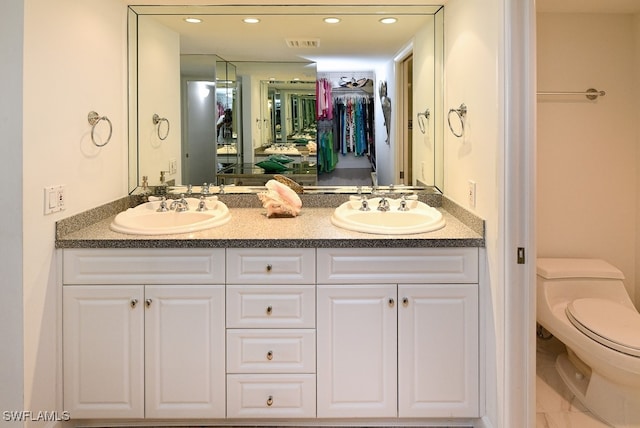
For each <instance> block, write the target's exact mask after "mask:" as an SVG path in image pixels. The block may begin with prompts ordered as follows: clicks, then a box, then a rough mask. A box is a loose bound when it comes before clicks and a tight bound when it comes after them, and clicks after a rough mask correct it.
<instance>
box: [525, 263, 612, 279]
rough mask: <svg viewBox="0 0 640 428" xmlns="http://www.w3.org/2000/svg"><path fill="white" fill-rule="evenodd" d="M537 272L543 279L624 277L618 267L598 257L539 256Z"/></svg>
mask: <svg viewBox="0 0 640 428" xmlns="http://www.w3.org/2000/svg"><path fill="white" fill-rule="evenodd" d="M536 267H537V274H538V276H541V277H543V278H545V279H561V278H591V279H594V278H605V279H619V280H623V279H624V274H623V273H622V272H621V271H620V269H618V268H616V267H615V266H613V265H611V264H609V263H607V262H606V261H604V260H600V259H571V258H539V259H538V260H537V263H536Z"/></svg>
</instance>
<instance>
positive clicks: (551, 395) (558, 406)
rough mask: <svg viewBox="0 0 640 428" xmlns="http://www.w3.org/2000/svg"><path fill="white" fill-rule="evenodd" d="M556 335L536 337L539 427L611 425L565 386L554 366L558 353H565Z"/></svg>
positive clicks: (607, 426) (566, 427) (600, 426)
mask: <svg viewBox="0 0 640 428" xmlns="http://www.w3.org/2000/svg"><path fill="white" fill-rule="evenodd" d="M564 352H565V351H564V345H563V344H562V343H561V342H560V341H558V340H557V339H556V338H551V339H550V340H541V339H537V352H536V372H537V376H536V428H609V425H607V424H606V423H604V422H602V421H600V420H599V419H598V418H596V417H595V416H594V415H593V414H591V413H590V412H589V410H587V409H586V408H585V407H584V406H583V405H582V404H580V402H579V401H578V400H577V399H576V398H575V396H574V395H573V394H572V393H571V392H570V391H569V389H568V388H567V387H566V386H565V384H564V382H563V381H562V379H560V375H558V372H557V371H556V369H555V366H554V364H555V360H556V356H557V355H558V354H560V353H564Z"/></svg>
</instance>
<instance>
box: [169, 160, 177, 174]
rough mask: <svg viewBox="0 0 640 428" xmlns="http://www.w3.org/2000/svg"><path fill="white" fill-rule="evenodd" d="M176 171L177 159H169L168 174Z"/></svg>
mask: <svg viewBox="0 0 640 428" xmlns="http://www.w3.org/2000/svg"><path fill="white" fill-rule="evenodd" d="M177 172H178V161H177V160H176V159H169V174H175V173H177Z"/></svg>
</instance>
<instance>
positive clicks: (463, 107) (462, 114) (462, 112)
mask: <svg viewBox="0 0 640 428" xmlns="http://www.w3.org/2000/svg"><path fill="white" fill-rule="evenodd" d="M451 113H455V114H456V115H458V119H460V125H461V126H462V129H461V130H460V133H459V134H458V133H456V131H454V130H453V127H452V126H451ZM466 116H467V106H466V105H464V103H463V104H460V107H459V108H457V109H455V108H452V109H450V110H449V114H448V115H447V122H449V129H450V130H451V132H452V133H453V135H455V136H456V137H458V138H460V137H462V136H463V135H464V118H465V117H466Z"/></svg>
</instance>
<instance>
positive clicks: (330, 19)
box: [324, 16, 341, 24]
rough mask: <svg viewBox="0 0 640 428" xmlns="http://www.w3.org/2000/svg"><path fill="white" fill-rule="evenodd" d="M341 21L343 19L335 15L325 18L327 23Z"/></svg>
mask: <svg viewBox="0 0 640 428" xmlns="http://www.w3.org/2000/svg"><path fill="white" fill-rule="evenodd" d="M340 21H341V19H340V18H336V17H333V16H330V17H328V18H325V19H324V22H326V23H327V24H337V23H338V22H340Z"/></svg>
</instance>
